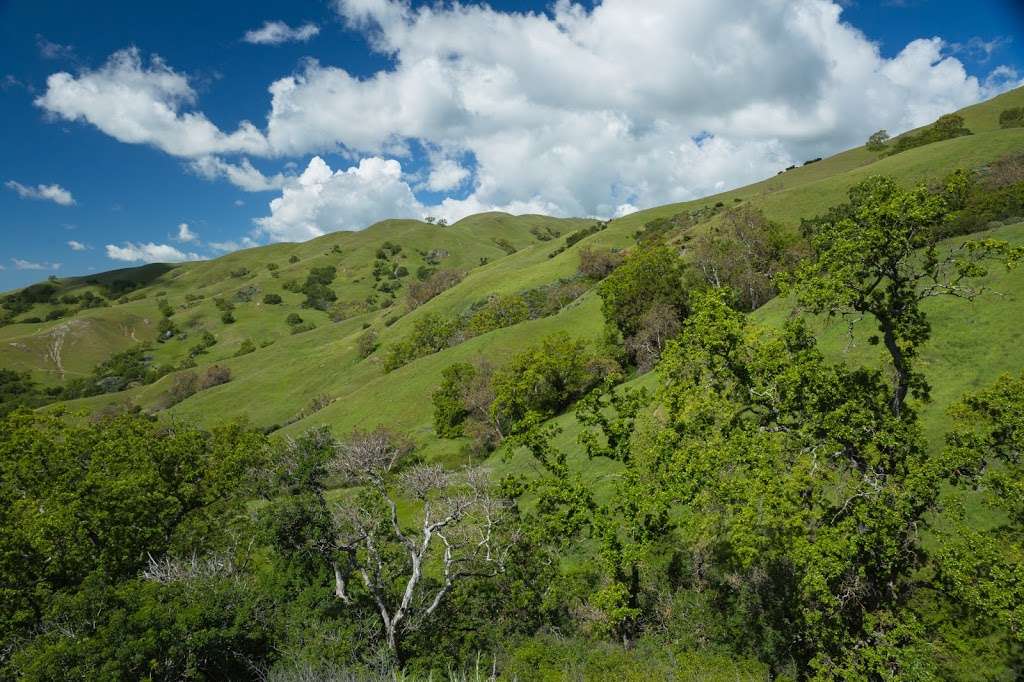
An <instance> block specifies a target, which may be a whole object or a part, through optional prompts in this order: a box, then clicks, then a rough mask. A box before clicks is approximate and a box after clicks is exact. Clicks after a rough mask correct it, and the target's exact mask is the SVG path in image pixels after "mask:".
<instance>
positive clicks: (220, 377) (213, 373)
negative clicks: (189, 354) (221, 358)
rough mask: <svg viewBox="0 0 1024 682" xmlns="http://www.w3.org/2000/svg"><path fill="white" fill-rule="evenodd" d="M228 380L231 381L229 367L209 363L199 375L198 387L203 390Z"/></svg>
mask: <svg viewBox="0 0 1024 682" xmlns="http://www.w3.org/2000/svg"><path fill="white" fill-rule="evenodd" d="M229 381H231V369H229V368H228V367H224V366H222V365H210V366H209V367H207V368H206V371H205V372H204V373H203V375H202V377H200V379H199V385H198V388H199V390H200V391H205V390H206V389H208V388H213V387H214V386H220V385H221V384H226V383H228V382H229Z"/></svg>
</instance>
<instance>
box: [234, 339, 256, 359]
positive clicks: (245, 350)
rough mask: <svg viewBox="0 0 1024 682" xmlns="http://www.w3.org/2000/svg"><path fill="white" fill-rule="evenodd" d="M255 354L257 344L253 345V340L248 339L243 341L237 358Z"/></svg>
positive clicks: (237, 351) (236, 353)
mask: <svg viewBox="0 0 1024 682" xmlns="http://www.w3.org/2000/svg"><path fill="white" fill-rule="evenodd" d="M254 352H256V344H255V343H253V341H252V339H246V340H244V341H242V345H240V346H239V347H238V350H236V351H235V357H236V358H239V357H242V356H243V355H248V354H249V353H254Z"/></svg>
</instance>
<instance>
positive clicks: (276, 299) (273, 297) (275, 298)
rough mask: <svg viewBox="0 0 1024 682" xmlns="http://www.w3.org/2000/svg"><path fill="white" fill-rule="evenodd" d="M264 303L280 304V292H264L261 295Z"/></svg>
mask: <svg viewBox="0 0 1024 682" xmlns="http://www.w3.org/2000/svg"><path fill="white" fill-rule="evenodd" d="M263 302H264V303H265V304H266V305H281V294H266V295H264V296H263Z"/></svg>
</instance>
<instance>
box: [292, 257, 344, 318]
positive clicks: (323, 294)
mask: <svg viewBox="0 0 1024 682" xmlns="http://www.w3.org/2000/svg"><path fill="white" fill-rule="evenodd" d="M337 275H338V270H337V268H335V267H334V266H333V265H324V266H321V267H318V268H313V269H312V270H310V271H309V274H308V275H306V282H305V283H304V284H303V285H302V288H301V290H300V291H301V292H302V293H303V294H304V295H305V296H306V299H305V300H304V301H303V302H302V307H303V308H315V309H316V310H327V308H328V307H330V304H331V303H333V302H334V301H337V300H338V295H337V294H336V293H334V290H333V289H331V286H330V285H331V282H333V281H334V278H335V277H337Z"/></svg>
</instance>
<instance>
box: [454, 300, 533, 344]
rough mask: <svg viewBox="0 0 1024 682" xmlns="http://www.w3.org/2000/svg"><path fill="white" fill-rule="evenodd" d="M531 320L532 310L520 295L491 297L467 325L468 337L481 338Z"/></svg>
mask: <svg viewBox="0 0 1024 682" xmlns="http://www.w3.org/2000/svg"><path fill="white" fill-rule="evenodd" d="M528 319H530V308H529V306H527V304H526V300H525V299H524V298H523V297H522V296H520V295H518V294H511V295H508V296H491V297H490V298H488V299H487V302H486V303H485V304H484V305H483V307H481V308H480V309H479V310H477V311H476V312H475V313H473V315H472V317H470V318H469V321H468V322H467V323H466V325H465V330H466V335H467V336H468V337H473V336H480V335H481V334H486V333H487V332H490V331H494V330H495V329H502V328H504V327H511V326H512V325H514V324H519V323H520V322H524V321H526V320H528Z"/></svg>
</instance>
